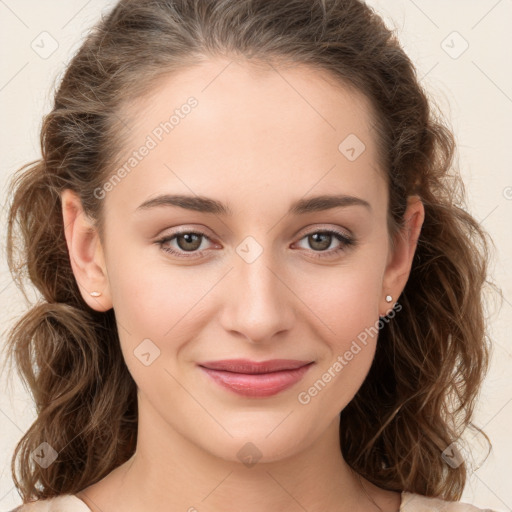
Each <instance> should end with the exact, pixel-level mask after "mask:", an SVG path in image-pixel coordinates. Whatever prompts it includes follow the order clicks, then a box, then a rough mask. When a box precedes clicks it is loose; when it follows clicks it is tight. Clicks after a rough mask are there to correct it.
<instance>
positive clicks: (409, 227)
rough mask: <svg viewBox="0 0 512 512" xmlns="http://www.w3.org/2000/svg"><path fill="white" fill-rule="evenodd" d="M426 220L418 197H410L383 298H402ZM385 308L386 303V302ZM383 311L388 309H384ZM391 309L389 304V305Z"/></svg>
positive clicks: (388, 271)
mask: <svg viewBox="0 0 512 512" xmlns="http://www.w3.org/2000/svg"><path fill="white" fill-rule="evenodd" d="M424 218H425V209H424V206H423V203H422V202H421V199H420V198H419V197H418V196H410V197H409V198H408V201H407V208H406V211H405V213H404V225H403V228H402V229H401V230H400V231H399V232H398V233H396V235H395V236H394V247H393V248H392V253H391V254H390V258H389V261H388V264H387V267H386V271H385V274H384V280H383V288H382V297H383V299H382V300H383V301H384V300H385V299H384V298H385V297H387V296H392V297H393V299H394V300H393V301H396V299H397V298H398V297H399V296H400V294H401V293H402V291H403V289H404V288H405V285H406V283H407V280H408V279H409V275H410V272H411V267H412V261H413V258H414V253H415V252H416V248H417V244H418V240H419V237H420V233H421V227H422V225H423V221H424ZM384 306H385V302H384ZM383 309H386V307H384V308H383ZM388 309H389V304H388Z"/></svg>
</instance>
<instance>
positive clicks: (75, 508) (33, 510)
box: [11, 494, 91, 512]
mask: <svg viewBox="0 0 512 512" xmlns="http://www.w3.org/2000/svg"><path fill="white" fill-rule="evenodd" d="M11 512H91V509H90V508H89V507H88V506H87V505H86V504H85V503H84V502H83V501H82V500H80V499H78V498H77V497H76V496H74V495H72V494H63V495H62V496H57V497H55V498H49V499H46V500H37V501H32V502H30V503H26V504H24V505H21V506H19V507H18V508H15V509H14V510H11Z"/></svg>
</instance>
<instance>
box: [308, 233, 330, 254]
mask: <svg viewBox="0 0 512 512" xmlns="http://www.w3.org/2000/svg"><path fill="white" fill-rule="evenodd" d="M322 237H324V240H323V242H322V241H318V238H322ZM331 238H332V235H331V234H329V233H313V234H312V235H309V239H310V242H312V244H311V247H312V248H313V249H317V250H325V249H327V248H328V247H329V246H330V245H331ZM316 244H319V246H318V245H316ZM315 245H316V246H315Z"/></svg>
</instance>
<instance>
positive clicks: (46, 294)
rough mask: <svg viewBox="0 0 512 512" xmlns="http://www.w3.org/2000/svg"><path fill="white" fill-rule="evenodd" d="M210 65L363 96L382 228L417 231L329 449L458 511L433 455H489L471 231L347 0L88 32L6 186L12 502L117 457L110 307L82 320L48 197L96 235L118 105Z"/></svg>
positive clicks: (122, 438)
mask: <svg viewBox="0 0 512 512" xmlns="http://www.w3.org/2000/svg"><path fill="white" fill-rule="evenodd" d="M217 56H219V57H225V58H230V59H235V58H236V59H241V60H245V61H246V62H249V61H251V62H255V63H256V62H260V63H271V62H275V63H278V64H279V63H280V64H281V65H288V64H291V65H305V66H309V67H310V68H314V69H316V70H318V71H322V72H326V73H327V75H328V76H329V77H332V78H334V80H335V81H336V83H339V84H340V85H342V86H344V87H349V88H351V89H352V90H356V91H359V93H360V94H362V95H364V96H365V97H366V98H367V99H368V100H369V102H370V104H371V107H372V109H373V111H372V115H373V117H374V121H375V125H376V127H377V132H376V133H377V134H378V139H377V143H378V147H379V148H380V149H379V151H380V158H381V160H382V162H381V167H382V169H383V173H384V174H385V176H386V177H387V187H388V192H389V209H388V228H389V232H390V233H397V232H398V231H399V229H400V228H401V227H403V226H404V218H403V215H404V212H405V208H406V203H407V199H408V197H409V196H412V195H418V196H419V197H420V199H421V201H422V202H423V204H424V208H425V220H424V223H423V227H422V230H421V234H420V237H419V239H418V245H417V249H416V252H415V255H414V259H413V264H412V268H411V273H410V277H409V280H408V282H407V284H406V286H405V289H404V291H403V293H402V295H401V296H400V304H401V305H402V308H403V309H402V311H401V312H400V313H399V314H397V315H396V316H395V318H393V321H391V322H386V325H384V327H383V328H382V329H380V331H379V341H378V344H377V349H376V352H375V357H374V360H373V363H372V366H371V368H370V371H369V373H368V375H367V377H366V379H365V381H364V383H363V384H362V386H361V387H360V389H359V390H358V392H357V393H356V395H355V396H354V398H353V399H352V401H351V402H350V403H349V404H348V405H347V406H346V407H345V408H344V410H343V411H342V412H341V416H340V419H341V423H340V441H341V451H342V454H343V457H344V458H345V460H346V462H347V463H348V464H349V465H350V467H351V468H353V469H354V470H355V471H357V472H358V473H359V474H360V475H362V476H364V477H365V478H367V479H368V480H369V481H371V482H372V483H374V484H375V485H377V486H379V487H381V488H383V489H387V490H393V491H400V492H401V491H408V492H415V493H419V494H422V495H426V496H438V497H441V498H443V499H446V500H458V499H460V497H461V495H462V491H463V489H464V485H465V482H466V478H467V472H468V468H467V461H464V463H462V464H460V465H459V466H458V467H451V466H450V465H449V464H447V463H446V462H445V461H444V460H443V457H442V452H443V450H445V448H447V447H448V446H449V445H450V444H452V443H453V442H455V441H457V440H458V439H459V438H460V436H461V434H462V433H463V432H464V431H465V430H466V428H467V427H471V428H475V429H476V430H477V431H478V432H479V433H481V434H483V435H484V436H485V438H486V440H487V443H488V445H489V447H490V441H489V438H488V437H487V435H486V434H485V433H484V432H483V431H482V430H481V429H480V428H478V427H476V426H475V425H474V424H473V422H472V418H473V408H474V405H475V401H476V399H477V397H478V394H479V390H480V386H481V384H482V381H483V378H484V376H485V374H486V372H487V370H488V362H489V354H490V348H491V346H490V342H489V337H488V336H487V331H486V315H485V302H484V293H483V292H484V291H485V290H484V287H485V284H491V283H490V281H488V279H487V273H488V272H487V270H488V269H487V261H488V257H489V240H488V238H489V237H488V234H487V233H486V232H485V231H484V230H483V229H482V228H481V226H480V225H479V224H478V222H477V221H476V220H475V219H474V218H473V217H472V216H471V215H470V214H469V213H468V212H467V208H466V207H465V192H464V186H463V183H462V181H461V178H460V175H459V172H458V171H457V170H456V169H454V167H455V166H454V165H453V161H454V153H455V149H456V146H455V141H454V135H453V133H452V132H451V130H450V129H449V128H448V127H447V126H448V124H447V122H446V121H443V116H442V114H440V113H439V112H436V111H435V109H434V108H433V107H434V106H435V102H434V101H432V100H431V99H429V97H428V94H427V93H426V92H425V91H424V90H423V88H422V86H421V85H420V81H419V79H418V76H417V73H416V70H415V67H414V66H413V64H412V62H411V60H410V59H409V58H408V56H407V55H406V54H405V53H404V51H403V49H402V48H401V46H400V44H399V41H398V39H397V37H396V36H395V34H394V31H393V30H391V29H389V28H388V27H386V25H385V23H384V21H383V20H382V19H381V18H380V17H379V16H378V15H377V14H376V13H375V12H374V10H373V9H372V8H370V7H369V6H367V5H366V4H365V3H364V2H363V1H360V0H276V1H273V2H268V1H266V0H121V1H120V2H119V3H118V4H116V6H115V7H114V8H113V9H112V10H111V11H110V12H109V13H108V15H106V16H104V17H103V18H102V19H101V21H100V22H99V23H98V24H97V25H96V26H95V27H94V28H93V29H92V30H91V31H90V33H89V34H88V36H87V37H86V39H85V41H84V42H83V44H82V46H81V47H80V49H79V50H78V52H77V53H76V55H75V56H74V57H73V59H72V60H71V62H70V63H69V65H68V66H67V69H66V71H65V74H64V76H63V77H62V79H61V81H60V83H59V85H58V87H57V90H56V92H55V97H54V104H53V108H52V109H51V111H50V113H48V114H47V115H46V116H45V118H44V122H43V125H42V129H41V149H42V156H41V158H40V159H39V160H37V161H35V162H31V163H30V164H27V165H26V166H24V167H22V168H21V169H19V170H18V171H17V172H16V173H15V174H14V176H13V177H12V180H11V183H10V187H9V197H10V204H9V207H10V209H9V216H8V228H7V257H8V264H9V268H10V271H11V274H12V276H13V278H14V280H15V282H16V283H17V285H18V286H19V287H20V289H21V291H22V292H23V294H24V296H25V297H27V296H26V292H25V286H24V284H23V283H24V280H25V279H26V278H27V277H28V278H29V280H30V281H31V283H32V284H33V285H35V287H36V288H37V290H38V291H39V292H40V296H39V298H38V301H37V303H35V304H31V308H30V309H29V310H28V312H26V313H25V314H24V315H23V316H22V317H21V318H20V319H18V320H17V322H16V323H15V325H14V326H13V327H11V328H10V330H9V333H8V340H7V345H6V346H7V351H8V356H9V359H10V360H14V361H15V366H16V367H17V370H18V373H19V374H20V376H21V377H22V380H23V383H24V384H25V385H27V386H28V388H29V390H30V392H31V393H32V395H33V398H34V401H35V406H36V412H37V417H36V419H35V421H34V422H33V424H32V425H31V427H30V428H29V429H28V431H27V432H26V433H25V434H24V436H23V437H22V438H21V440H20V441H19V443H18V444H17V446H16V449H15V452H14V455H13V457H12V462H11V470H12V475H13V479H14V483H15V485H16V487H17V489H18V492H19V493H21V495H22V498H23V500H24V502H26V501H28V500H29V499H31V498H34V499H45V498H49V497H53V496H57V495H61V494H67V493H70V494H75V493H77V492H79V491H80V490H82V489H83V488H85V487H87V486H89V485H92V484H93V483H95V482H97V481H99V480H101V479H102V478H103V477H105V476H106V475H107V474H108V473H109V472H111V471H112V470H113V469H114V468H116V467H117V466H119V465H120V464H122V463H123V462H125V461H126V460H127V459H129V458H130V457H131V456H132V455H133V453H134V451H135V447H136V439H137V414H138V409H137V387H136V384H135V382H134V380H133V378H132V376H131V375H130V373H129V371H128V369H127V366H126V364H125V361H124V359H123V355H122V352H121V349H120V344H119V338H118V332H117V328H116V322H115V316H114V312H113V310H112V309H111V310H109V311H106V312H97V311H94V310H93V309H92V308H90V307H89V306H88V305H87V304H86V302H85V301H84V300H83V298H82V296H81V293H80V291H79V288H78V286H77V283H76V280H75V277H74V275H73V272H72V269H71V265H70V259H69V253H68V249H67V244H66V239H65V235H64V226H63V219H62V205H61V200H60V193H61V192H62V190H63V189H65V188H68V189H71V190H73V191H75V192H76V193H77V194H78V195H79V197H80V199H81V201H82V204H83V207H84V211H85V212H86V214H87V215H89V216H90V217H91V218H92V219H94V220H95V222H96V223H97V226H98V229H99V230H101V226H102V220H103V219H104V212H103V211H102V201H101V199H99V198H98V197H96V196H97V194H96V195H95V193H94V191H95V189H97V187H100V186H101V185H102V184H104V183H105V181H106V179H107V177H108V176H109V173H110V172H112V170H113V168H114V163H115V162H116V158H117V156H118V153H116V152H119V149H120V148H121V147H122V142H123V136H122V133H123V132H122V130H120V128H121V125H122V122H121V120H122V115H123V108H124V106H126V105H127V104H128V103H130V102H133V100H135V99H137V98H139V97H142V96H143V95H144V93H147V91H150V90H151V87H152V86H153V85H154V84H157V82H158V80H159V79H161V78H162V77H164V76H169V75H172V74H173V73H177V72H179V71H180V70H183V69H185V68H187V67H192V66H194V65H197V64H199V63H201V62H203V61H205V60H206V59H208V58H212V57H217ZM100 232H101V231H100ZM43 442H47V443H48V444H49V445H50V446H52V447H53V448H54V449H55V450H56V451H57V452H58V458H57V459H56V460H55V462H53V464H51V465H50V466H49V467H47V468H43V467H41V466H39V464H34V462H33V461H32V459H31V453H32V452H33V451H34V450H35V449H36V448H37V447H39V445H40V444H41V443H43ZM17 462H18V468H17V466H16V463H17ZM18 471H19V473H18Z"/></svg>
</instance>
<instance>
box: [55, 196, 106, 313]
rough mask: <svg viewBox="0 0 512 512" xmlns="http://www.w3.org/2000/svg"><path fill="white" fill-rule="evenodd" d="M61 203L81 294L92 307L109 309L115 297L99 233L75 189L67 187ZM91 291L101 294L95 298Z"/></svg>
mask: <svg viewBox="0 0 512 512" xmlns="http://www.w3.org/2000/svg"><path fill="white" fill-rule="evenodd" d="M61 203H62V217H63V220H64V233H65V236H66V243H67V246H68V252H69V259H70V262H71V268H72V270H73V274H74V276H75V279H76V282H77V284H78V287H79V289H80V293H81V294H82V297H83V299H84V300H85V302H86V303H87V304H88V305H89V306H90V307H91V308H92V309H95V310H96V311H107V310H109V309H110V308H111V307H112V299H111V294H110V286H109V282H108V275H107V269H106V265H105V259H104V254H103V248H102V246H101V241H100V238H99V234H98V232H97V230H96V228H95V226H94V224H93V222H92V220H91V219H90V218H89V217H88V216H87V215H86V213H85V212H84V210H83V207H82V202H81V200H80V198H79V197H78V195H77V194H76V193H75V192H73V191H72V190H70V189H65V190H63V191H62V193H61ZM91 292H101V295H99V296H97V297H95V296H93V295H91Z"/></svg>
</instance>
